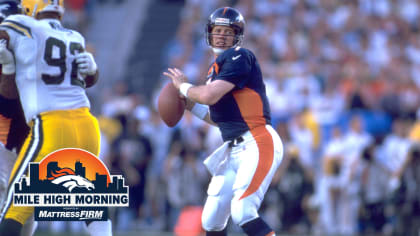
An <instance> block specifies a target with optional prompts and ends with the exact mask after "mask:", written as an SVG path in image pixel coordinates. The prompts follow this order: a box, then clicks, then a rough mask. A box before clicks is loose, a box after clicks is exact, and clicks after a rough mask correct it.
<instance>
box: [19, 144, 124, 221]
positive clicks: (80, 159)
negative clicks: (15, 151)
mask: <svg viewBox="0 0 420 236" xmlns="http://www.w3.org/2000/svg"><path fill="white" fill-rule="evenodd" d="M14 191H15V192H14V195H13V204H14V205H15V206H33V207H35V220H37V221H74V220H107V219H108V211H107V207H127V206H128V187H127V186H126V185H124V178H123V177H122V176H121V175H110V174H109V172H108V169H107V168H106V166H105V165H104V164H103V163H102V162H101V160H99V158H97V157H96V156H95V155H93V154H92V153H90V152H87V151H84V150H81V149H74V148H66V149H60V150H58V151H55V152H53V153H50V154H49V155H48V156H47V157H45V158H44V159H43V160H42V161H41V162H40V163H30V164H29V176H28V177H26V176H23V177H22V178H21V179H20V182H17V183H15V186H14Z"/></svg>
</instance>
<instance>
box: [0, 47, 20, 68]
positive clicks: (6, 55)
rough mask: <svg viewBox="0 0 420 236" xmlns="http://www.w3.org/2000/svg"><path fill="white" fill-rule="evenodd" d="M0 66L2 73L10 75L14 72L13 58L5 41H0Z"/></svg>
mask: <svg viewBox="0 0 420 236" xmlns="http://www.w3.org/2000/svg"><path fill="white" fill-rule="evenodd" d="M0 64H2V73H3V74H6V75H11V74H14V73H15V72H16V67H15V58H14V56H13V54H12V52H11V51H10V50H9V49H7V41H6V40H5V39H1V40H0Z"/></svg>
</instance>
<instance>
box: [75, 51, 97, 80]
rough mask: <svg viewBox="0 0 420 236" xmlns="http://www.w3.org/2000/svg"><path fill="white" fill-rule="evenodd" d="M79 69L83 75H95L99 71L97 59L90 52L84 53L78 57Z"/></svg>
mask: <svg viewBox="0 0 420 236" xmlns="http://www.w3.org/2000/svg"><path fill="white" fill-rule="evenodd" d="M76 63H77V69H78V70H79V72H80V74H82V75H94V74H95V73H96V70H97V69H98V67H97V65H96V62H95V59H93V56H92V54H91V53H89V52H82V53H79V54H77V56H76Z"/></svg>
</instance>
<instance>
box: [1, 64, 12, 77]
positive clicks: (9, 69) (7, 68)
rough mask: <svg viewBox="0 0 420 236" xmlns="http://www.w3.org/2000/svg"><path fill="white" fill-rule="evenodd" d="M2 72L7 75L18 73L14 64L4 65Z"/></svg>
mask: <svg viewBox="0 0 420 236" xmlns="http://www.w3.org/2000/svg"><path fill="white" fill-rule="evenodd" d="M1 71H2V73H3V74H5V75H12V74H14V73H16V67H15V64H14V63H7V64H3V65H2V67H1Z"/></svg>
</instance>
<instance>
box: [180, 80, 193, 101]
mask: <svg viewBox="0 0 420 236" xmlns="http://www.w3.org/2000/svg"><path fill="white" fill-rule="evenodd" d="M192 86H193V85H192V84H190V83H182V84H181V85H180V86H179V91H180V92H181V94H182V95H184V96H185V97H186V98H187V97H188V96H187V93H188V89H190V88H191V87H192Z"/></svg>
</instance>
